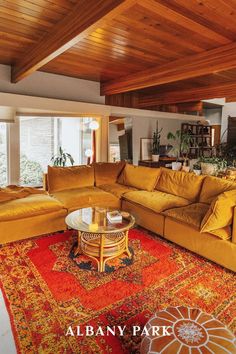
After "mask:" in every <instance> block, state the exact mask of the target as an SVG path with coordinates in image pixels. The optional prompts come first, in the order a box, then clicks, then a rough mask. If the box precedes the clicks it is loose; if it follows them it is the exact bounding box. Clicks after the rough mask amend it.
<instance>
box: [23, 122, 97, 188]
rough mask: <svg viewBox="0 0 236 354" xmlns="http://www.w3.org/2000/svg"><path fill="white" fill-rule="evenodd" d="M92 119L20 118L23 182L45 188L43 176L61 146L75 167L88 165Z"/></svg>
mask: <svg viewBox="0 0 236 354" xmlns="http://www.w3.org/2000/svg"><path fill="white" fill-rule="evenodd" d="M90 121H91V118H57V117H40V118H39V117H21V118H20V183H21V184H23V185H33V186H39V185H42V179H43V173H44V172H46V170H47V166H48V165H49V164H51V158H52V156H53V155H55V154H57V152H58V150H59V147H60V146H61V147H62V149H63V150H65V151H66V152H67V153H69V154H71V155H72V157H73V158H74V160H75V164H76V165H79V164H84V163H86V156H85V150H86V149H88V148H89V149H91V130H90V129H89V122H90Z"/></svg>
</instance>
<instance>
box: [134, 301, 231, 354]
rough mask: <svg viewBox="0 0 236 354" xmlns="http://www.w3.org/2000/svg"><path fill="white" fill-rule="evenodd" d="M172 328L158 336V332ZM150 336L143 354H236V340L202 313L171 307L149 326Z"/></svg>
mask: <svg viewBox="0 0 236 354" xmlns="http://www.w3.org/2000/svg"><path fill="white" fill-rule="evenodd" d="M164 326H167V327H169V330H168V333H169V335H166V333H164V334H163V333H161V330H160V335H157V334H156V333H155V332H154V333H153V332H152V329H153V328H154V329H155V328H160V329H161V328H163V327H164ZM145 327H147V329H148V334H147V335H146V336H145V337H144V338H143V340H142V343H141V349H140V353H141V354H154V353H163V354H164V353H165V354H168V353H173V354H174V353H179V354H186V353H188V354H197V353H199V354H200V353H201V354H210V353H212V354H218V353H219V354H220V353H221V354H223V353H224V354H226V353H228V354H236V339H235V336H234V335H233V333H231V332H230V330H229V329H228V328H227V327H225V325H224V324H223V323H221V322H220V321H219V320H217V319H216V318H214V317H213V316H212V315H209V314H207V313H205V312H203V311H201V310H200V309H197V308H189V307H185V306H177V307H168V308H166V309H165V310H162V311H159V312H157V313H156V314H155V315H153V317H152V318H150V320H149V321H148V322H147V324H146V325H145Z"/></svg>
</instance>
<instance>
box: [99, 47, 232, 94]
mask: <svg viewBox="0 0 236 354" xmlns="http://www.w3.org/2000/svg"><path fill="white" fill-rule="evenodd" d="M235 67H236V42H234V43H231V44H227V45H224V46H221V47H219V48H216V49H212V50H208V51H205V52H203V53H198V54H194V55H191V56H188V57H185V58H183V59H178V60H174V61H172V62H170V63H168V64H165V65H161V66H156V67H152V68H150V69H147V70H143V71H141V72H138V73H134V74H131V75H127V76H125V77H122V78H120V79H117V80H114V81H108V82H105V83H103V84H101V94H102V95H113V94H116V93H121V92H128V91H133V90H139V89H142V88H146V87H152V86H157V85H161V84H166V83H170V82H175V81H180V80H185V79H189V78H194V77H198V76H203V75H207V74H213V73H216V72H220V71H225V70H229V69H232V68H235Z"/></svg>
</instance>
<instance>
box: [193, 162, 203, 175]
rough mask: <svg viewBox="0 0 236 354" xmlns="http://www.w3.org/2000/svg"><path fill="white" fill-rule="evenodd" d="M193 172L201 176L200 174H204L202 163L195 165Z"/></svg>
mask: <svg viewBox="0 0 236 354" xmlns="http://www.w3.org/2000/svg"><path fill="white" fill-rule="evenodd" d="M193 172H194V173H195V175H197V176H200V174H201V173H202V170H201V165H200V163H197V164H194V165H193Z"/></svg>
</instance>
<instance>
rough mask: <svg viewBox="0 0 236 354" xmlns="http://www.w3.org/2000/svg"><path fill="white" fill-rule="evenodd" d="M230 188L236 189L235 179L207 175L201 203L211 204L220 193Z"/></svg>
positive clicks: (200, 198)
mask: <svg viewBox="0 0 236 354" xmlns="http://www.w3.org/2000/svg"><path fill="white" fill-rule="evenodd" d="M230 190H236V183H235V182H234V181H229V180H224V179H221V178H218V177H212V176H206V177H205V179H204V182H203V185H202V190H201V194H200V197H199V201H200V202H201V203H206V204H211V202H212V201H213V200H214V199H215V198H216V197H217V196H218V195H219V194H221V193H223V192H227V191H230Z"/></svg>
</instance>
